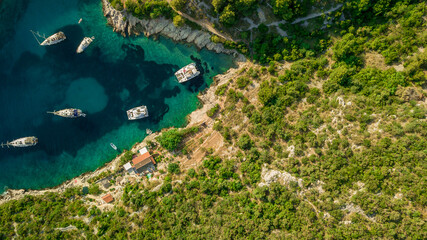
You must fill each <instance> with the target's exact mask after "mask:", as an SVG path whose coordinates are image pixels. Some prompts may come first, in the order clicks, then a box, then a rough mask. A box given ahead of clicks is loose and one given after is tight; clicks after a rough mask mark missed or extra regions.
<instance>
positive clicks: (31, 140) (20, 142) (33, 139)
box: [1, 137, 38, 147]
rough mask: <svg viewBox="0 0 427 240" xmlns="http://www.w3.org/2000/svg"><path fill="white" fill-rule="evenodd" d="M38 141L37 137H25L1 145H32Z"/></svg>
mask: <svg viewBox="0 0 427 240" xmlns="http://www.w3.org/2000/svg"><path fill="white" fill-rule="evenodd" d="M37 142H38V139H37V138H36V137H23V138H19V139H16V140H13V141H12V142H6V143H2V144H1V147H4V146H6V147H31V146H34V145H36V144H37Z"/></svg>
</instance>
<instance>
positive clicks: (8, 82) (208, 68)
mask: <svg viewBox="0 0 427 240" xmlns="http://www.w3.org/2000/svg"><path fill="white" fill-rule="evenodd" d="M10 2H13V1H3V2H2V4H10ZM24 6H25V8H24V7H22V8H20V9H18V10H16V11H22V12H20V14H21V15H22V16H21V17H20V18H19V20H18V21H16V22H14V23H13V30H14V32H13V34H12V35H11V37H10V38H8V39H0V40H2V41H6V40H10V41H8V42H7V43H6V44H5V45H4V46H0V48H1V49H0V83H1V86H2V87H1V88H0V112H1V114H0V142H6V141H8V140H13V139H16V138H20V137H24V136H36V137H38V138H39V144H38V145H36V146H35V147H30V148H19V149H18V148H16V149H13V148H11V149H7V148H6V149H0V192H1V191H2V189H4V187H6V186H7V187H9V188H31V189H39V188H45V187H52V186H55V185H58V184H60V183H61V182H63V181H65V180H67V179H70V178H73V177H75V176H78V175H80V174H82V173H84V172H86V171H92V170H95V169H96V168H98V167H99V166H101V165H103V164H104V163H105V162H107V161H109V160H111V159H112V158H113V157H115V156H116V154H117V153H116V152H115V151H114V150H113V149H112V148H111V147H110V146H109V143H110V142H114V143H115V144H116V145H117V146H118V147H119V148H120V149H125V148H130V147H131V146H132V145H133V144H134V143H135V142H137V141H141V140H142V139H143V138H144V137H145V129H146V128H150V129H152V130H153V131H158V130H160V129H162V128H165V127H170V126H177V127H179V126H182V125H183V124H185V117H186V115H188V114H189V113H190V112H191V111H193V110H194V109H196V108H197V97H196V96H197V94H198V92H199V91H201V90H203V89H204V88H206V87H207V86H208V85H209V84H210V83H211V82H212V77H213V76H214V75H216V74H219V73H222V72H224V71H226V70H227V69H228V68H230V67H231V66H233V63H232V58H231V57H229V56H226V55H220V54H215V53H212V52H209V51H206V50H202V51H197V50H196V49H195V48H194V47H192V46H186V45H183V44H175V43H173V42H172V41H170V40H167V39H164V38H160V39H159V40H158V41H154V40H152V39H147V38H145V37H143V36H142V37H132V38H123V37H122V36H120V35H119V34H117V33H114V32H113V31H112V29H111V28H110V27H108V26H107V25H106V19H105V18H104V17H103V15H102V7H101V3H100V1H99V0H80V1H78V0H34V1H29V2H28V4H24ZM2 7H5V6H4V5H3V6H2ZM17 14H18V13H17ZM80 18H83V21H82V23H81V24H78V23H77V22H78V20H79V19H80ZM0 24H5V23H0ZM29 30H35V31H39V32H40V33H45V34H46V36H48V35H51V34H53V33H55V32H57V31H59V30H61V31H63V32H64V33H65V35H66V36H67V40H65V41H64V42H62V43H60V44H57V45H53V46H48V47H41V46H39V45H38V44H37V42H36V40H35V39H34V38H33V36H32V35H31V33H30V31H29ZM2 36H3V35H2ZM84 36H95V40H94V42H93V43H92V44H91V45H90V46H89V47H88V48H87V49H86V51H85V52H84V53H83V54H76V53H75V51H76V48H77V46H78V45H79V43H80V41H81V40H82V39H83V37H84ZM2 41H0V42H2ZM190 62H196V63H197V64H198V67H199V68H200V69H202V72H203V77H200V78H199V79H195V80H192V81H191V82H189V83H187V84H184V85H181V84H179V83H177V81H176V80H175V78H174V76H173V73H174V72H175V71H177V70H178V69H179V68H180V67H182V66H184V65H186V64H188V63H190ZM139 105H146V106H147V107H148V110H149V114H150V117H149V118H146V119H142V120H138V121H128V120H127V117H126V110H127V109H129V108H132V107H135V106H139ZM66 107H76V108H80V109H82V110H83V111H84V112H85V113H87V117H86V118H79V119H64V118H60V117H57V116H53V115H50V114H47V113H46V111H51V110H59V109H62V108H66Z"/></svg>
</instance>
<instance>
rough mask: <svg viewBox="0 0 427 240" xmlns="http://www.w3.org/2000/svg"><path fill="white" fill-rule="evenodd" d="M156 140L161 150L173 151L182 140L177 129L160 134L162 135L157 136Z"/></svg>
mask: <svg viewBox="0 0 427 240" xmlns="http://www.w3.org/2000/svg"><path fill="white" fill-rule="evenodd" d="M156 139H157V141H158V142H159V143H160V145H161V146H162V147H163V148H166V149H167V150H169V151H173V150H176V149H177V148H178V145H179V144H180V143H181V141H182V139H183V135H182V133H181V132H180V131H178V130H177V129H171V130H169V131H167V132H164V133H162V135H160V136H158V137H157V138H156Z"/></svg>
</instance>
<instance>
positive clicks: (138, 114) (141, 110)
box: [126, 106, 148, 120]
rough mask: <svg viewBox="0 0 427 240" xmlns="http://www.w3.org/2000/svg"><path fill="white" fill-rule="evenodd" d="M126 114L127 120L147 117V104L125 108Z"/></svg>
mask: <svg viewBox="0 0 427 240" xmlns="http://www.w3.org/2000/svg"><path fill="white" fill-rule="evenodd" d="M126 113H127V115H128V119H129V120H136V119H141V118H145V117H148V110H147V106H139V107H135V108H132V109H129V110H127V112H126Z"/></svg>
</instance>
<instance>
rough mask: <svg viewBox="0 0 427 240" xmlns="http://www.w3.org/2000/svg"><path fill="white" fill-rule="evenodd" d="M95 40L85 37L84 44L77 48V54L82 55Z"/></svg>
mask: <svg viewBox="0 0 427 240" xmlns="http://www.w3.org/2000/svg"><path fill="white" fill-rule="evenodd" d="M94 39H95V37H91V38H90V37H85V38H83V40H82V42H81V43H80V45H79V47H78V48H77V50H76V52H77V53H82V52H83V51H84V50H85V49H86V48H87V47H88V46H89V45H90V44H91V43H92V41H93V40H94Z"/></svg>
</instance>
